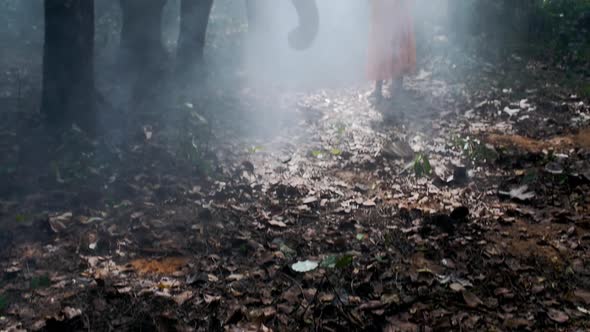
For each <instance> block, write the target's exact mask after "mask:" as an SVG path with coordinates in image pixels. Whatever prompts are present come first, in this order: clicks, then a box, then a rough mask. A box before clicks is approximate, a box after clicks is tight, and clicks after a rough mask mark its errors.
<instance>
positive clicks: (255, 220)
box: [0, 60, 590, 331]
mask: <svg viewBox="0 0 590 332" xmlns="http://www.w3.org/2000/svg"><path fill="white" fill-rule="evenodd" d="M432 61H436V60H432ZM439 65H440V64H436V63H430V64H426V65H425V66H426V67H428V66H432V67H434V66H439ZM473 76H474V77H466V78H465V80H466V81H465V82H464V83H456V82H455V83H453V82H454V81H452V80H445V77H440V75H439V74H436V73H435V72H434V71H432V70H428V72H427V71H423V72H422V73H421V74H420V75H419V76H418V77H417V78H414V79H412V78H410V79H408V80H407V81H406V82H405V88H406V90H407V94H408V96H406V98H407V100H406V102H404V103H401V104H397V105H395V104H393V106H391V107H392V108H393V110H388V109H380V111H381V112H382V113H380V112H378V111H376V110H375V109H373V108H372V107H371V106H370V105H369V103H368V102H367V101H366V99H365V98H364V97H363V95H364V94H365V92H366V90H367V87H366V86H362V87H351V88H347V89H335V90H316V91H311V92H310V91H308V92H305V93H303V92H295V91H276V93H258V92H256V91H253V90H247V91H241V92H239V93H236V94H237V96H232V95H222V96H221V97H215V98H219V100H213V101H211V100H209V101H207V102H209V103H213V104H214V103H218V104H219V105H220V106H219V108H220V109H229V110H228V111H226V112H231V110H232V109H234V110H239V111H240V112H244V114H246V115H245V116H246V117H249V118H252V119H256V118H258V115H260V114H258V113H257V112H263V111H262V110H260V109H261V108H264V107H261V106H260V105H263V106H265V107H268V109H271V110H273V111H274V112H276V113H281V112H284V113H285V114H287V116H286V118H287V120H285V123H280V121H278V122H277V123H275V125H276V126H275V127H276V128H274V130H270V129H269V131H270V134H267V135H266V136H265V137H262V138H261V137H260V135H252V137H250V136H248V137H241V136H238V135H236V134H235V132H238V131H236V130H234V129H235V128H236V127H238V129H239V126H240V125H243V126H249V125H252V121H239V120H236V119H233V120H232V121H233V122H231V123H228V121H227V120H224V119H223V117H221V116H220V117H219V118H216V117H215V116H210V114H205V112H201V111H200V110H199V113H196V112H193V113H191V114H189V116H190V117H191V118H192V119H193V120H194V121H192V122H191V121H183V120H182V119H179V122H180V123H184V125H189V124H190V125H194V126H199V128H201V126H217V127H215V130H211V131H206V130H200V131H198V132H199V133H205V132H208V133H210V135H212V137H209V138H205V137H201V136H199V137H196V136H194V137H190V138H189V139H188V140H187V141H186V142H184V143H186V144H181V145H182V146H181V147H178V146H175V145H174V144H172V143H171V142H172V141H171V140H169V137H170V136H171V132H172V133H176V134H178V133H177V131H178V129H177V128H180V127H178V126H179V125H180V124H175V125H176V127H175V126H171V127H172V128H165V126H163V125H161V124H160V123H164V121H155V120H152V121H149V120H146V121H141V122H138V123H141V126H140V127H138V128H136V130H137V133H138V135H136V136H137V137H136V139H135V140H132V141H131V142H129V146H120V147H117V148H116V149H114V148H111V147H109V148H105V149H106V150H107V151H110V152H109V153H111V154H112V156H113V159H112V160H113V161H112V162H111V163H110V164H109V165H106V166H104V167H103V166H100V165H99V166H98V167H94V166H93V171H92V172H88V175H87V177H86V178H84V177H82V176H79V175H80V174H78V173H80V172H81V171H80V170H78V169H73V167H70V166H69V165H68V164H67V163H56V164H55V165H54V167H53V166H50V167H49V170H48V174H49V175H48V176H47V177H46V178H48V179H52V181H56V182H57V183H58V184H59V186H60V187H59V188H61V189H60V190H59V191H56V190H48V189H47V188H39V189H38V190H37V191H36V192H31V193H28V194H27V195H26V196H25V197H23V198H22V199H19V200H18V203H14V202H10V201H8V200H7V201H4V198H2V201H1V203H2V204H1V205H0V207H1V209H2V210H1V214H0V215H1V216H2V218H5V219H6V224H11V225H12V226H11V227H9V228H7V229H6V231H5V232H2V235H0V244H2V251H1V252H0V254H2V257H3V258H4V259H3V260H2V263H1V264H2V266H1V271H2V282H1V283H0V311H1V314H2V315H3V319H2V320H0V328H1V329H10V328H11V327H16V326H18V327H19V328H20V327H22V328H26V329H41V328H43V327H46V326H55V325H52V324H58V325H57V326H58V327H64V326H81V327H84V328H85V329H88V328H93V329H97V330H101V329H108V328H110V329H170V330H172V329H177V330H202V331H207V330H221V329H228V330H232V329H234V330H239V329H242V330H247V329H249V328H252V327H253V326H254V327H255V328H254V330H268V331H271V330H273V331H274V330H294V329H301V330H332V331H334V330H336V331H338V330H343V331H344V330H385V331H399V330H401V331H422V330H423V331H432V330H434V331H439V330H471V331H477V330H522V329H525V330H527V329H528V330H555V331H558V330H560V329H561V328H563V329H571V330H575V329H576V328H577V329H584V328H587V326H588V321H589V318H588V317H589V315H588V306H589V301H590V300H589V296H588V291H587V290H588V289H590V284H588V276H589V275H590V267H589V266H588V263H587V262H589V261H590V258H589V257H588V248H589V246H590V234H589V231H590V219H588V215H590V205H589V203H590V201H588V195H587V194H586V193H587V192H589V189H590V185H589V181H588V180H587V175H585V174H586V173H587V172H588V169H589V168H588V165H587V160H588V156H589V154H588V148H589V145H588V144H587V143H588V140H587V139H586V138H587V133H588V129H587V128H584V127H583V126H584V125H585V122H583V121H581V120H579V119H583V118H584V116H583V115H586V116H587V115H588V114H589V113H590V111H589V110H588V107H587V106H584V105H582V106H580V105H579V103H577V102H576V101H571V102H565V107H562V108H563V110H562V111H560V112H555V107H554V106H552V105H554V103H552V100H550V99H549V98H552V97H551V94H548V93H547V94H546V93H541V92H539V91H540V89H544V87H543V86H542V85H540V86H538V87H535V89H530V88H531V87H527V89H524V88H523V87H522V86H521V87H518V86H514V87H509V88H507V87H504V86H501V84H500V83H498V82H496V81H495V78H493V77H488V76H486V74H480V75H479V76H478V74H473ZM477 82H479V83H477ZM469 83H473V84H469ZM515 84H517V83H515ZM489 86H493V87H494V88H493V89H489ZM504 89H506V90H505V91H506V93H504V92H503V91H504ZM525 90H530V91H532V92H526V91H525ZM522 91H524V92H522ZM535 91H536V92H535ZM521 94H522V95H521ZM273 96H280V98H276V97H273ZM232 98H233V99H232ZM235 99H239V101H240V102H239V103H236V101H235ZM278 99H280V100H278ZM233 103H235V104H236V105H233ZM201 104H202V103H201V101H199V100H193V101H190V102H186V103H184V106H183V107H184V108H187V109H190V110H197V109H198V108H199V107H197V105H201ZM587 104H588V103H586V104H585V105H587ZM384 107H385V108H387V107H389V106H387V105H386V106H384ZM447 110H452V111H447ZM220 111H221V110H220ZM266 115H268V114H266ZM548 119H550V120H551V121H549V120H548ZM185 120H186V119H185ZM224 121H225V122H224ZM548 122H551V123H553V125H552V126H543V125H541V124H542V123H548ZM293 124H297V125H293ZM572 124H575V125H572ZM175 128H176V130H175ZM182 128H184V127H182ZM242 129H243V128H242ZM81 134H83V133H81V132H79V131H76V135H81ZM454 137H455V138H460V139H457V140H454V139H453V138H454ZM206 141H207V142H209V143H207V144H201V142H206ZM458 143H460V144H458ZM98 144H99V145H100V144H101V143H98ZM117 150H119V151H117ZM563 156H566V157H563ZM119 158H124V159H125V161H126V162H125V163H119V162H117V161H116V160H118V159H119ZM154 161H157V162H154ZM170 165H174V167H171V166H170ZM101 167H102V168H101ZM23 174H25V173H23ZM115 175H116V176H115ZM85 176H86V175H85ZM19 180H20V181H22V183H28V181H30V180H29V179H27V178H26V177H23V178H21V179H19ZM79 188H84V189H83V190H78V189H79ZM40 207H45V208H43V209H40ZM46 211H52V212H51V213H47V212H46ZM64 211H65V212H64ZM23 219H24V221H23ZM15 220H21V221H23V222H16V223H15V222H14V221H15ZM3 234H8V236H6V237H5V236H4V235H3ZM23 234H26V235H27V236H26V237H25V236H24V235H23ZM148 317H149V319H148ZM59 324H61V325H59ZM76 324H78V325H76ZM107 327H108V328H107Z"/></svg>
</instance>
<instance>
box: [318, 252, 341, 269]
mask: <svg viewBox="0 0 590 332" xmlns="http://www.w3.org/2000/svg"><path fill="white" fill-rule="evenodd" d="M337 261H338V257H337V256H336V255H330V256H327V257H326V258H324V259H323V260H322V262H321V263H320V266H321V267H324V268H328V269H333V268H335V267H336V262H337Z"/></svg>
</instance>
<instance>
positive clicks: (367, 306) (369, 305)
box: [359, 300, 384, 310]
mask: <svg viewBox="0 0 590 332" xmlns="http://www.w3.org/2000/svg"><path fill="white" fill-rule="evenodd" d="M383 305H384V304H383V303H382V302H381V301H378V300H373V301H369V302H365V303H363V304H361V305H360V306H359V309H360V310H376V309H380V308H382V307H383Z"/></svg>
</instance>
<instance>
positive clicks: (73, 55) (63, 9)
mask: <svg viewBox="0 0 590 332" xmlns="http://www.w3.org/2000/svg"><path fill="white" fill-rule="evenodd" d="M41 112H42V113H43V114H44V115H45V116H46V117H47V120H48V121H49V122H50V123H54V124H62V125H69V124H71V123H72V122H76V123H78V124H79V125H80V126H82V127H84V128H86V129H92V127H93V126H94V123H95V121H94V120H95V87H94V0H45V44H44V49H43V92H42V103H41Z"/></svg>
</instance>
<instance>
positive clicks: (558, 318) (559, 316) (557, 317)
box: [547, 308, 570, 323]
mask: <svg viewBox="0 0 590 332" xmlns="http://www.w3.org/2000/svg"><path fill="white" fill-rule="evenodd" d="M547 316H549V319H551V320H552V321H554V322H556V323H565V322H567V321H568V320H569V319H570V317H569V316H568V315H567V314H566V313H565V312H563V311H560V310H557V309H553V308H551V309H549V310H548V311H547Z"/></svg>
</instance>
